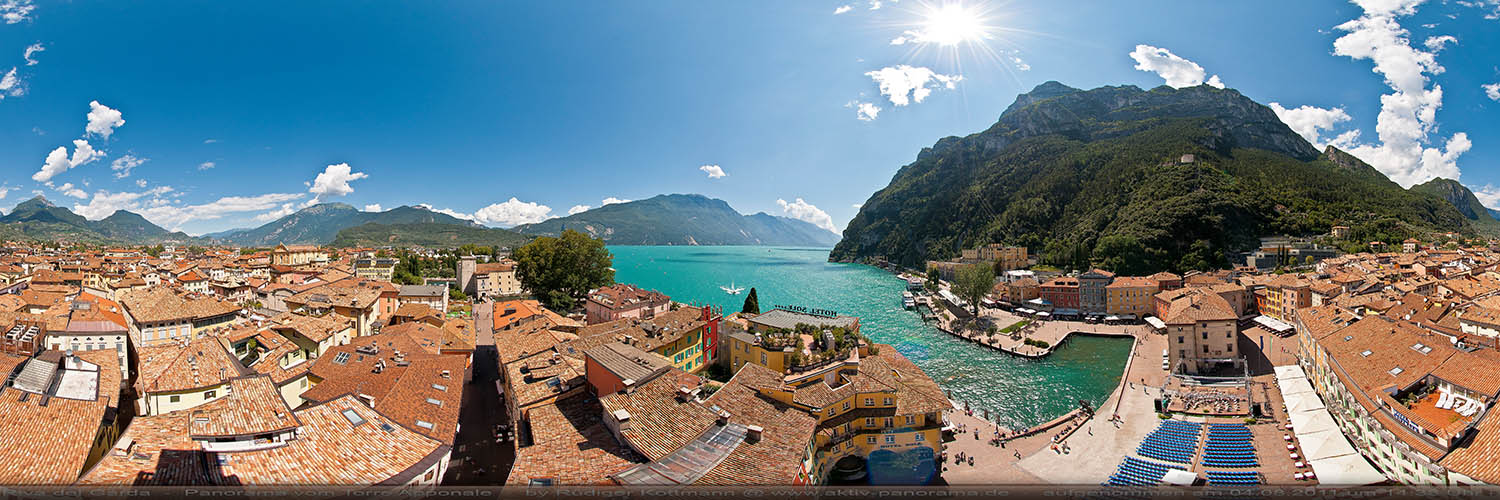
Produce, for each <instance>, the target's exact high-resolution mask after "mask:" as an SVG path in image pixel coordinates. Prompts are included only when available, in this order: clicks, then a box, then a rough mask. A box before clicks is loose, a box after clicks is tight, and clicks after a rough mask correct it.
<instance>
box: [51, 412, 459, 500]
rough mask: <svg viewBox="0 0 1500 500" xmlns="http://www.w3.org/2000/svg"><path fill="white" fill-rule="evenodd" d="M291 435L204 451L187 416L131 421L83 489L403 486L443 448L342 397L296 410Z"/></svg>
mask: <svg viewBox="0 0 1500 500" xmlns="http://www.w3.org/2000/svg"><path fill="white" fill-rule="evenodd" d="M294 416H295V418H296V420H297V421H298V422H299V423H300V425H299V426H298V427H297V433H296V436H295V437H294V438H293V439H289V440H287V441H286V442H285V444H284V445H281V446H273V447H267V448H261V449H256V450H251V451H239V452H228V453H226V452H219V453H212V454H210V453H208V452H206V451H204V450H203V448H202V444H201V443H200V442H198V441H195V440H193V439H191V438H190V437H189V430H188V429H189V428H190V427H191V424H192V422H193V413H192V412H191V411H176V412H171V413H167V414H163V415H154V416H148V417H137V419H136V421H135V422H134V423H132V424H131V425H130V427H129V429H127V430H126V432H125V435H124V436H122V437H121V443H129V449H123V450H122V449H118V447H117V449H116V450H111V451H110V452H108V453H106V454H105V456H104V458H103V459H102V460H100V462H99V463H98V464H96V465H95V466H94V467H93V469H91V470H89V471H88V473H87V474H85V475H84V477H83V478H82V480H80V481H79V484H83V485H107V484H119V485H136V486H141V485H174V486H184V485H224V486H251V485H267V486H274V485H375V484H388V483H394V484H404V483H407V482H409V481H410V480H412V479H414V478H415V475H416V474H419V473H421V472H422V471H424V470H426V469H427V468H428V467H430V466H431V465H433V464H435V463H437V461H438V460H441V459H442V457H443V455H446V454H447V453H448V451H449V450H450V449H451V447H450V446H449V445H446V444H443V443H441V442H439V441H437V440H434V439H431V438H429V437H426V436H423V435H421V434H419V433H416V432H412V431H410V430H408V429H406V428H405V427H402V426H400V425H396V424H394V423H392V421H391V420H389V419H387V418H386V417H385V416H384V415H381V414H380V413H379V412H377V411H375V410H373V409H371V408H369V407H367V406H365V405H363V404H361V403H360V402H359V401H358V400H357V399H356V398H355V397H354V396H344V397H341V398H338V399H335V400H333V401H329V402H327V403H324V404H320V405H317V406H312V407H309V408H305V409H302V410H298V411H295V412H294Z"/></svg>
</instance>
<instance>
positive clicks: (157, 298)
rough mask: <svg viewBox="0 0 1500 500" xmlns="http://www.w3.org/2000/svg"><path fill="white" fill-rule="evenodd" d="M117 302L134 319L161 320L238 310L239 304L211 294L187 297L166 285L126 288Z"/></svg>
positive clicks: (180, 319)
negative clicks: (139, 288) (209, 296)
mask: <svg viewBox="0 0 1500 500" xmlns="http://www.w3.org/2000/svg"><path fill="white" fill-rule="evenodd" d="M120 303H121V304H122V305H124V306H125V310H126V311H128V312H129V313H130V317H131V318H133V319H134V320H135V322H136V323H164V322H173V321H191V320H196V319H205V318H213V317H218V316H224V315H229V314H235V313H237V312H239V311H240V309H241V308H240V306H238V305H235V304H234V303H231V302H225V301H221V300H218V299H214V298H208V297H200V298H190V297H183V296H181V295H178V294H177V293H176V292H174V291H172V290H171V289H168V288H165V287H153V288H147V289H141V290H127V291H124V292H122V293H120Z"/></svg>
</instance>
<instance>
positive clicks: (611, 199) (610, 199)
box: [599, 196, 630, 206]
mask: <svg viewBox="0 0 1500 500" xmlns="http://www.w3.org/2000/svg"><path fill="white" fill-rule="evenodd" d="M616 203H630V200H626V199H621V198H615V197H613V196H611V197H608V198H605V199H604V201H601V202H599V206H604V205H614V204H616Z"/></svg>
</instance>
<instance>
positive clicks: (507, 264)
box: [474, 260, 516, 275]
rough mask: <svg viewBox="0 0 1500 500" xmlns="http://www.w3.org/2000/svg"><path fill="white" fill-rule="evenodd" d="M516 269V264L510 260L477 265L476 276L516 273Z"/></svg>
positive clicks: (475, 268)
mask: <svg viewBox="0 0 1500 500" xmlns="http://www.w3.org/2000/svg"><path fill="white" fill-rule="evenodd" d="M515 269H516V263H515V262H512V261H509V260H505V261H500V262H486V263H484V264H478V265H475V266H474V274H475V275H484V274H490V273H508V272H511V271H514V270H515Z"/></svg>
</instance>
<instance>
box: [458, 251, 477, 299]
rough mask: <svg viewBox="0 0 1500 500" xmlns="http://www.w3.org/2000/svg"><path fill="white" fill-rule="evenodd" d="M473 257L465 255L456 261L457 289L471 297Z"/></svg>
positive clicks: (472, 288)
mask: <svg viewBox="0 0 1500 500" xmlns="http://www.w3.org/2000/svg"><path fill="white" fill-rule="evenodd" d="M475 265H476V264H475V259H474V256H473V255H466V256H463V257H460V258H459V259H458V289H459V290H462V291H463V292H464V293H466V294H469V295H473V294H474V292H475V291H476V290H474V266H475Z"/></svg>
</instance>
